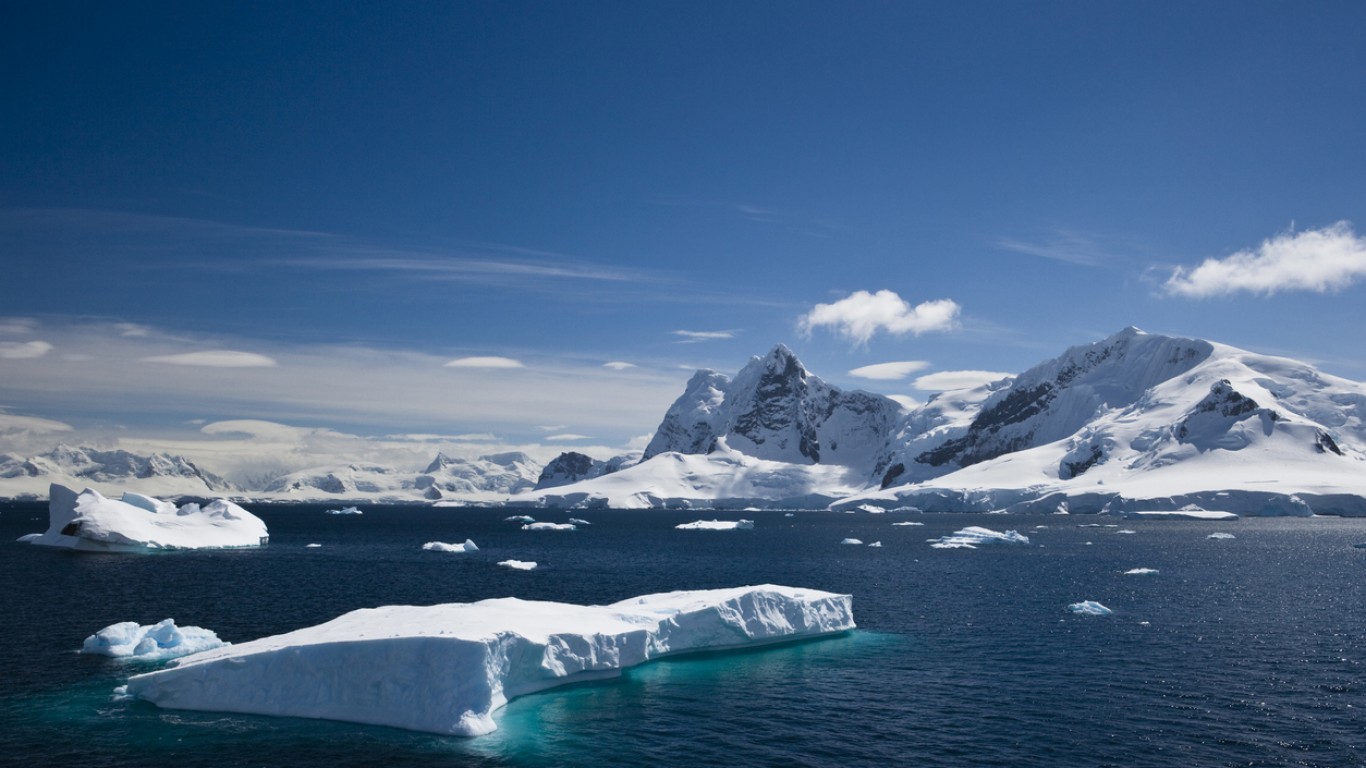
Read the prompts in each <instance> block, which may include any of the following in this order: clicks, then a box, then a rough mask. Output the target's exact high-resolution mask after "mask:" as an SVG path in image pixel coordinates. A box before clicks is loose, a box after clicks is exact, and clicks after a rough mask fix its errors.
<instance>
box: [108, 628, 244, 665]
mask: <svg viewBox="0 0 1366 768" xmlns="http://www.w3.org/2000/svg"><path fill="white" fill-rule="evenodd" d="M225 645H227V643H225V642H223V641H222V640H219V639H218V635H217V634H215V633H214V632H213V631H212V630H208V629H204V628H203V627H177V626H176V623H175V620H174V619H165V620H163V621H159V622H157V623H156V624H139V623H137V622H136V621H121V622H119V623H118V624H110V625H109V626H107V627H105V628H104V629H101V630H100V631H99V632H96V633H95V634H93V635H91V636H90V637H87V638H86V639H85V643H83V644H82V645H81V653H90V654H95V655H97V656H111V657H113V658H117V659H126V658H137V659H142V660H146V661H164V660H166V659H174V658H178V657H180V656H188V655H190V654H192V653H199V652H200V651H208V650H212V649H214V648H221V647H223V646H225Z"/></svg>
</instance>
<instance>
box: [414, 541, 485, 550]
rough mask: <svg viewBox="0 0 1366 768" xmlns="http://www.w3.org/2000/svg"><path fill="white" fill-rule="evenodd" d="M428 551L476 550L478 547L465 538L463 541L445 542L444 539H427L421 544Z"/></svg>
mask: <svg viewBox="0 0 1366 768" xmlns="http://www.w3.org/2000/svg"><path fill="white" fill-rule="evenodd" d="M422 548H423V549H425V550H427V551H428V552H478V551H479V547H476V546H475V545H474V541H473V540H471V539H465V541H464V542H463V543H457V544H447V543H446V542H444V541H429V542H427V543H426V544H423V545H422Z"/></svg>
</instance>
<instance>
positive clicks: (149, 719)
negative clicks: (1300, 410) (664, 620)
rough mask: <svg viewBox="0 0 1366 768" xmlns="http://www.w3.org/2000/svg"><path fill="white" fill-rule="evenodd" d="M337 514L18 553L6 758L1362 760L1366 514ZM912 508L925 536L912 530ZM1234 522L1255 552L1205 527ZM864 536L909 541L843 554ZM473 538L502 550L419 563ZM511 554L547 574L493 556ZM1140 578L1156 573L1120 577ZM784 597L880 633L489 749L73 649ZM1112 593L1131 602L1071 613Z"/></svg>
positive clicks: (515, 723) (2, 737)
mask: <svg viewBox="0 0 1366 768" xmlns="http://www.w3.org/2000/svg"><path fill="white" fill-rule="evenodd" d="M322 509H323V508H322V507H308V506H290V507H284V506H276V507H256V508H253V511H256V512H258V514H260V515H261V516H262V517H264V518H265V519H266V521H267V522H268V524H269V525H270V529H271V544H270V546H269V547H268V548H266V549H263V550H258V551H241V552H217V553H178V554H167V555H152V556H143V557H138V556H114V555H77V554H72V553H65V552H55V551H51V550H46V549H42V548H38V547H31V546H29V545H23V544H17V543H16V544H9V543H0V584H3V592H2V593H0V594H3V598H0V599H3V601H4V604H3V605H2V606H0V675H2V676H0V679H3V680H4V682H5V688H4V690H3V692H0V761H4V762H12V763H15V764H19V763H26V764H34V763H38V764H43V765H77V764H79V765H154V764H155V765H162V764H176V765H191V766H193V765H205V766H209V765H298V766H314V765H316V766H328V767H329V768H332V767H335V766H348V765H368V764H376V763H390V764H398V765H442V766H503V765H514V766H542V765H544V766H549V765H556V766H559V765H640V766H658V765H727V766H731V765H811V766H883V765H889V764H898V765H918V766H941V765H943V766H962V765H973V766H977V765H1001V766H1007V765H1008V766H1063V765H1065V766H1097V765H1116V766H1133V765H1144V766H1183V767H1187V766H1192V765H1305V766H1344V765H1362V764H1366V681H1363V672H1366V670H1364V669H1363V667H1362V662H1363V660H1366V578H1364V577H1366V550H1364V549H1355V548H1353V546H1352V545H1353V544H1356V543H1361V542H1366V521H1359V520H1335V519H1267V520H1256V519H1246V520H1239V521H1233V522H1219V523H1211V522H1194V521H1125V522H1123V524H1122V526H1121V527H1109V528H1107V527H1079V524H1088V523H1095V522H1108V521H1098V520H1096V519H1093V518H1081V517H1066V516H1051V517H1009V518H1007V517H999V516H986V515H962V516H956V515H955V516H924V517H920V516H916V517H910V518H907V517H902V516H897V515H863V514H860V515H844V514H834V513H814V512H798V513H796V515H795V516H794V517H791V518H788V517H784V516H783V515H782V513H772V512H763V513H757V512H747V513H744V516H745V517H749V518H752V519H755V520H756V521H757V525H756V527H755V529H754V530H752V531H733V532H684V531H675V530H673V526H674V525H675V524H677V523H680V522H686V521H691V520H694V519H697V518H698V517H699V515H698V514H697V513H681V512H620V511H601V512H596V513H593V514H591V515H588V514H586V513H575V514H579V515H583V516H586V517H588V518H589V519H590V520H592V521H593V522H594V525H593V526H592V527H590V528H585V529H581V530H579V531H576V532H572V533H554V532H523V531H521V530H518V528H517V526H516V525H514V524H512V523H505V522H503V521H502V518H503V517H505V516H507V515H509V514H512V512H510V511H507V510H477V509H476V510H433V509H428V508H420V507H387V508H386V507H369V508H366V514H365V515H364V516H360V517H351V516H330V515H324V514H323V513H322ZM531 514H533V515H536V516H537V517H538V518H539V519H545V520H552V521H557V522H558V521H562V520H563V519H564V518H566V517H567V516H568V515H567V513H554V512H544V511H533V512H531ZM702 516H703V517H706V518H711V517H713V516H715V515H714V514H713V513H710V512H708V513H704V514H703V515H702ZM721 516H722V517H725V515H721ZM736 516H738V513H737V515H731V517H736ZM907 519H912V520H916V521H923V522H924V523H925V525H923V526H893V525H892V523H894V522H898V521H903V520H907ZM967 525H983V526H986V527H990V528H994V529H996V530H1004V529H1005V528H1016V529H1019V530H1020V531H1021V532H1023V533H1026V534H1028V535H1029V536H1030V537H1031V539H1032V544H1031V545H1029V546H1018V545H995V546H986V547H983V548H981V549H977V550H936V549H931V548H930V546H929V545H928V544H927V543H926V541H925V540H926V539H928V538H932V537H937V536H942V535H944V534H947V533H951V532H953V531H954V530H957V529H958V528H961V527H964V526H967ZM1038 525H1046V526H1048V527H1047V528H1044V529H1039V530H1035V526H1038ZM44 527H45V510H44V509H43V508H41V507H35V506H14V507H5V508H0V542H9V541H13V539H14V538H16V537H17V536H19V535H21V534H23V533H28V532H32V531H36V530H40V529H42V528H44ZM1125 529H1127V530H1131V531H1134V533H1132V534H1121V533H1120V531H1121V530H1125ZM1216 531H1218V532H1227V533H1232V534H1234V536H1235V538H1233V539H1210V538H1208V535H1209V534H1210V533H1213V532H1216ZM846 537H853V538H859V539H862V540H863V541H865V542H872V541H878V540H880V541H882V542H883V547H881V548H870V547H858V546H849V545H841V544H839V542H840V541H841V539H843V538H846ZM466 538H472V539H474V541H475V542H476V543H477V544H478V545H479V546H480V550H479V551H478V552H475V553H469V554H445V553H435V552H424V551H422V549H421V545H422V544H423V543H424V542H427V541H433V540H436V541H464V540H465V539H466ZM309 543H319V544H322V547H320V548H307V547H306V545H307V544H309ZM506 559H518V560H535V561H538V562H540V563H541V567H540V568H539V569H537V570H535V571H531V572H518V571H511V570H508V569H505V568H499V567H497V566H496V565H495V563H496V562H497V561H498V560H506ZM1141 567H1146V568H1155V569H1157V570H1158V573H1156V574H1150V575H1125V574H1124V572H1125V571H1127V570H1129V569H1132V568H1141ZM762 582H774V583H781V584H791V585H796V586H806V587H812V588H818V589H827V590H831V591H838V592H848V593H851V594H853V595H854V612H855V617H856V618H857V620H858V623H859V626H860V629H859V630H858V631H856V632H853V633H851V634H848V635H845V636H841V637H838V638H834V639H829V640H821V641H815V642H808V643H800V644H795V645H788V646H780V647H776V648H769V649H765V650H760V651H752V652H746V653H730V654H715V655H702V656H695V657H687V658H679V659H673V660H669V661H664V662H659V663H654V664H650V665H646V666H643V667H640V668H637V669H634V670H631V671H629V672H628V673H627V674H626V675H625V676H624V677H623V678H622V679H620V680H615V681H609V682H602V683H593V684H584V685H579V686H573V687H569V688H563V689H557V690H552V691H549V692H546V693H542V694H538V695H535V696H528V697H525V698H522V699H518V700H515V701H513V702H512V703H511V704H510V705H509V706H508V707H507V708H506V709H504V710H503V711H502V712H501V713H499V714H498V715H497V716H496V717H497V720H498V723H499V730H498V731H497V732H495V733H494V734H492V735H491V736H487V737H484V738H479V739H453V738H440V737H435V736H431V735H427V734H416V733H408V732H404V731H399V730H393V729H387V728H378V727H369V726H356V725H350V724H344V723H331V722H323V721H309V720H297V719H287V718H265V717H250V716H241V715H217V714H204V713H189V712H173V711H169V710H158V709H156V708H154V707H152V706H150V705H146V704H141V703H136V704H119V703H114V702H112V701H111V700H110V696H109V693H110V691H111V690H112V689H113V688H114V686H116V685H118V684H120V683H121V682H122V681H123V679H124V678H126V677H127V675H128V674H129V673H130V667H129V666H127V665H126V664H123V663H120V662H115V661H112V660H109V659H103V658H95V657H88V656H82V655H78V654H76V653H75V650H76V649H77V648H79V647H80V644H81V640H82V639H83V638H84V637H85V636H86V635H88V634H90V633H92V632H94V631H96V630H98V629H100V628H101V627H104V626H106V625H108V624H111V623H114V622H116V621H126V620H137V621H140V622H143V623H150V622H153V621H157V620H160V619H164V618H167V617H173V618H175V619H176V621H177V622H178V623H180V624H193V625H199V626H204V627H208V628H210V629H213V630H215V631H217V632H218V633H219V635H220V636H222V637H223V638H225V639H228V640H234V641H243V640H249V639H252V638H255V637H259V636H262V635H266V634H275V633H278V632H284V631H288V630H291V629H295V628H298V627H301V626H306V625H310V624H316V623H318V622H321V621H325V620H327V619H330V618H332V617H334V616H336V615H338V614H340V613H343V612H345V611H348V610H351V609H354V608H360V607H368V606H375V605H383V604H395V603H411V604H430V603H436V602H451V601H468V600H477V599H481V598H485V597H495V596H505V595H515V596H518V597H525V598H535V599H551V600H564V601H570V602H583V603H604V602H611V601H615V600H619V599H622V598H625V597H629V596H633V595H638V594H644V593H648V592H657V591H664V590H672V589H702V588H710V587H721V586H733V585H737V584H755V583H762ZM1088 599H1089V600H1097V601H1099V602H1101V603H1104V604H1105V605H1106V606H1108V607H1110V608H1111V609H1113V610H1114V614H1113V615H1112V616H1104V617H1097V616H1080V615H1075V614H1072V613H1070V612H1069V611H1068V610H1067V606H1068V605H1069V604H1071V603H1074V602H1079V601H1081V600H1088Z"/></svg>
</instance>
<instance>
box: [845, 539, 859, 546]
mask: <svg viewBox="0 0 1366 768" xmlns="http://www.w3.org/2000/svg"><path fill="white" fill-rule="evenodd" d="M840 543H841V544H860V545H861V544H863V541H862V540H860V539H844V540H843V541H841V542H840Z"/></svg>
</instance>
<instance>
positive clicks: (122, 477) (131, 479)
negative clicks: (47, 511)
mask: <svg viewBox="0 0 1366 768" xmlns="http://www.w3.org/2000/svg"><path fill="white" fill-rule="evenodd" d="M52 483H57V484H58V485H66V486H72V487H78V488H79V487H85V486H91V485H94V486H99V485H107V486H111V487H118V488H120V489H127V490H131V491H136V492H138V493H143V494H146V495H151V496H207V495H222V494H225V493H229V494H230V493H235V492H236V491H238V490H239V489H238V488H236V487H235V486H233V484H232V483H229V482H228V481H227V480H224V479H223V478H221V477H219V476H218V475H215V474H213V473H212V472H209V471H207V470H205V469H203V468H201V467H199V466H197V465H195V464H194V462H191V461H189V460H188V459H186V458H184V457H182V456H170V455H167V454H153V455H151V456H139V455H137V454H133V453H129V452H128V451H121V450H100V449H98V448H89V447H71V446H68V445H58V446H57V447H56V448H54V449H52V450H51V451H48V452H47V453H40V454H37V455H34V456H19V455H13V454H0V495H3V496H4V497H8V498H31V499H37V498H45V497H46V496H47V492H48V486H49V485H51V484H52Z"/></svg>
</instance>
